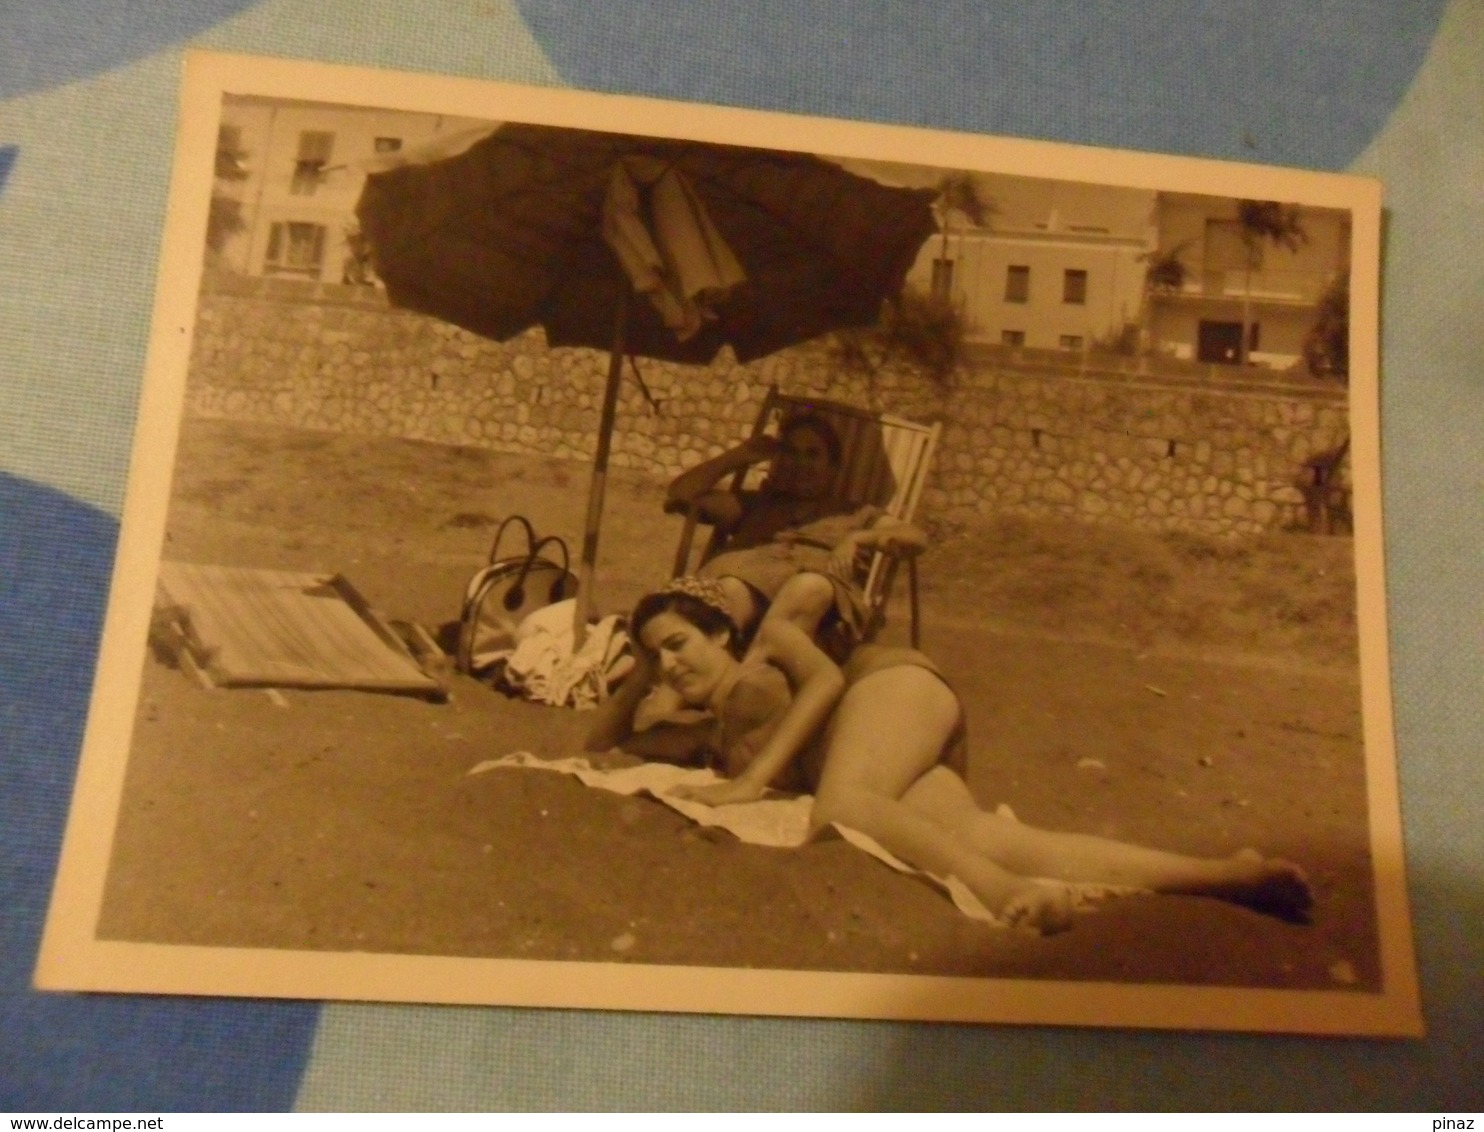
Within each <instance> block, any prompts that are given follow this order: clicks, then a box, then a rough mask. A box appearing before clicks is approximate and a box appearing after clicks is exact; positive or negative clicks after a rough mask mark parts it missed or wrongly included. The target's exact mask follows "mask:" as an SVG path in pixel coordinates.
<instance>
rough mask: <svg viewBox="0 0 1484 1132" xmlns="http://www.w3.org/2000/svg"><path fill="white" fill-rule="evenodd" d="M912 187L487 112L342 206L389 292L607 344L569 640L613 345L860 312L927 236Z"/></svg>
mask: <svg viewBox="0 0 1484 1132" xmlns="http://www.w3.org/2000/svg"><path fill="white" fill-rule="evenodd" d="M932 197H933V194H932V192H931V190H923V189H902V188H892V187H888V186H886V185H882V184H880V183H878V182H876V181H873V180H871V179H870V178H868V177H863V176H860V175H858V174H855V173H851V172H847V171H846V170H845V169H842V168H841V167H840V166H839V165H836V164H834V163H832V162H830V161H827V160H824V159H822V158H819V157H815V156H812V155H808V154H800V153H790V152H783V151H774V150H760V149H750V148H745V147H739V146H727V145H716V144H710V143H700V142H689V141H677V140H667V139H656V138H648V137H634V136H625V135H619V134H609V133H601V132H596V131H589V130H574V129H566V128H559V127H548V126H532V125H523V124H515V123H507V124H505V125H502V126H500V127H499V128H498V129H496V130H495V131H494V132H493V133H491V134H490V135H489V136H488V137H485V138H483V139H482V140H479V141H477V142H475V143H474V144H473V145H472V146H470V147H469V148H468V149H467V150H465V151H464V152H462V153H459V154H458V155H456V156H453V157H449V158H445V159H441V160H434V161H430V162H425V163H407V164H403V165H400V166H399V167H396V168H392V169H388V170H385V171H382V172H376V173H373V174H372V175H370V176H369V177H367V180H366V185H365V188H364V189H363V191H362V194H361V198H360V202H359V204H358V206H357V210H356V211H357V217H358V219H359V221H360V227H361V232H362V233H363V235H364V237H365V239H366V241H367V243H368V245H369V248H370V252H371V258H372V263H373V265H374V267H375V269H376V272H377V274H378V275H379V276H380V278H381V280H382V281H383V283H384V284H385V286H386V291H387V296H388V298H389V299H390V301H391V302H392V303H393V304H394V305H396V306H400V307H405V308H407V309H410V310H415V311H420V312H422V313H424V314H429V315H433V316H435V317H437V318H439V319H443V320H445V321H447V322H451V323H454V324H456V325H458V326H461V327H463V328H464V329H466V330H470V331H472V332H474V333H476V334H480V335H483V336H485V337H488V338H492V339H496V340H501V341H503V340H505V339H508V338H511V337H513V336H515V335H517V334H520V333H522V332H523V331H525V330H527V329H529V328H531V327H534V326H540V327H542V328H543V330H544V331H545V335H546V340H547V343H548V345H550V346H588V347H593V348H596V349H600V350H608V351H609V352H610V359H609V369H608V380H607V385H606V387H605V390H604V398H603V408H602V413H601V416H600V420H599V426H598V437H597V451H596V455H595V458H594V466H593V475H592V483H591V487H590V490H589V497H588V509H587V518H586V526H585V530H584V535H583V545H582V554H581V560H580V565H579V570H578V579H579V589H578V612H577V618H578V634H579V637H580V635H581V632H582V629H583V627H584V626H585V624H586V617H587V612H588V610H589V609H590V608H591V603H592V577H593V568H594V565H595V562H596V558H597V545H598V532H599V525H600V523H599V521H600V519H601V515H602V506H603V491H604V486H605V483H606V476H607V464H608V453H609V448H610V445H611V441H612V434H613V427H614V412H615V408H616V405H617V398H618V391H619V383H620V378H621V373H622V362H623V359H624V357H625V356H635V357H646V358H657V359H664V360H670V361H677V362H683V363H693V364H697V365H704V364H706V363H708V362H710V361H711V360H712V359H713V358H714V357H715V356H716V354H717V353H718V352H719V351H720V350H721V349H722V348H723V347H724V346H729V347H730V348H731V349H732V350H733V352H734V353H735V354H736V356H737V358H738V360H739V361H743V362H747V361H751V360H753V359H755V358H760V357H763V356H765V355H767V354H770V353H773V352H774V351H777V350H781V349H783V348H785V347H788V346H792V345H796V344H798V343H801V342H805V341H808V340H809V339H812V338H815V337H818V336H819V335H821V334H824V333H826V332H828V331H832V330H838V329H842V328H845V327H858V326H868V325H872V324H874V323H875V322H876V321H877V319H878V318H879V317H880V314H881V308H882V304H883V302H884V301H886V300H887V299H889V298H891V297H892V296H894V295H895V294H897V293H898V292H899V291H900V289H901V286H902V282H903V279H904V278H905V276H906V273H907V271H908V269H909V268H910V267H911V266H912V264H913V262H914V261H915V259H916V257H917V254H918V251H919V249H920V248H921V246H922V244H923V242H924V241H925V240H926V239H927V237H928V236H929V235H931V234H932V233H933V232H935V231H936V225H935V222H934V218H933V212H932Z"/></svg>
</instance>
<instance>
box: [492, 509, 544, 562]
mask: <svg viewBox="0 0 1484 1132" xmlns="http://www.w3.org/2000/svg"><path fill="white" fill-rule="evenodd" d="M511 523H519V524H520V525H521V526H522V527H524V528H525V532H526V556H527V557H528V558H530V557H534V556H535V553H536V532H535V531H534V530H532V529H531V521H530V520H529V519H527V518H526V517H525V516H524V515H511V516H509V517H508V518H507V519H505V520H504V521H503V522H502V523H501V524H500V526H499V528H498V529H497V530H496V531H495V541H494V544H493V545H492V546H491V547H490V558H489V565H491V566H493V565H494V564H495V563H496V562H498V561H499V560H500V540H501V539H503V538H504V537H505V528H506V527H508V526H510V524H511Z"/></svg>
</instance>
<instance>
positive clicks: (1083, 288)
mask: <svg viewBox="0 0 1484 1132" xmlns="http://www.w3.org/2000/svg"><path fill="white" fill-rule="evenodd" d="M1061 301H1062V302H1064V303H1076V304H1078V305H1079V306H1080V305H1081V304H1083V303H1085V302H1087V272H1085V271H1081V270H1079V269H1077V268H1075V267H1069V268H1067V270H1066V271H1065V272H1063V273H1062V277H1061Z"/></svg>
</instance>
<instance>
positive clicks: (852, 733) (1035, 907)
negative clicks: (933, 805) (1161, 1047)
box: [810, 667, 1071, 931]
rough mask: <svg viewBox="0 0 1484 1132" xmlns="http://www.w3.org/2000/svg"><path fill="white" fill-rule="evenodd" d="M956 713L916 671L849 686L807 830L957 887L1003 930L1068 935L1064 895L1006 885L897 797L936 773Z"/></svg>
mask: <svg viewBox="0 0 1484 1132" xmlns="http://www.w3.org/2000/svg"><path fill="white" fill-rule="evenodd" d="M959 710H960V709H959V703H958V699H957V697H956V696H954V694H953V692H952V691H951V690H949V688H948V687H947V686H946V685H945V684H944V683H943V681H942V680H941V679H939V678H938V677H937V676H936V675H934V674H933V673H932V672H929V671H928V670H927V669H924V668H915V667H901V668H891V669H885V670H883V671H881V672H876V673H872V674H871V675H870V676H867V677H865V678H864V679H862V680H860V681H858V682H857V683H855V684H854V685H852V686H851V687H850V688H849V689H848V690H847V691H846V693H845V696H844V697H843V698H842V699H841V701H840V705H839V707H838V708H837V709H836V711H835V715H834V718H833V719H832V721H831V724H830V730H829V732H828V734H827V736H826V754H825V762H824V770H823V771H822V773H821V774H820V780H819V787H818V789H817V790H816V792H815V799H814V809H813V811H812V813H811V816H810V821H811V824H812V826H813V827H814V829H816V830H818V829H821V828H823V827H824V826H826V825H829V824H831V823H833V822H838V823H839V824H841V825H845V826H849V827H850V828H851V829H856V830H859V831H860V832H861V833H864V834H866V835H867V836H869V837H872V838H874V839H875V840H876V841H878V842H880V844H881V845H882V846H883V847H884V848H886V849H887V850H889V851H890V852H892V853H894V854H896V855H897V856H898V857H900V858H902V860H904V861H906V862H907V863H908V864H911V865H914V866H916V867H917V868H920V869H923V870H924V871H926V872H929V873H933V874H935V875H937V876H942V877H949V876H953V877H957V878H958V879H959V880H960V881H962V882H963V883H964V884H966V885H968V887H969V889H970V890H971V891H972V892H973V893H974V895H975V896H977V897H978V898H979V899H980V901H982V902H983V903H984V905H985V907H986V908H988V909H990V910H991V911H992V912H996V913H998V914H999V915H1001V916H1002V917H1004V918H1005V919H1007V920H1009V921H1011V922H1012V923H1018V924H1020V925H1023V926H1026V927H1033V928H1037V929H1039V930H1041V931H1057V930H1061V929H1063V928H1066V927H1069V926H1070V921H1071V900H1070V894H1069V893H1068V891H1067V890H1066V889H1065V888H1062V887H1059V886H1055V885H1046V884H1041V883H1037V882H1035V881H1032V880H1028V879H1027V877H1026V875H1019V876H1017V875H1014V874H1013V871H1007V870H1006V869H1005V868H1004V867H1002V866H1001V865H1000V864H999V863H997V862H996V861H995V860H994V859H993V858H992V857H990V856H989V855H987V854H984V853H982V852H981V851H978V850H977V849H976V848H975V847H974V846H972V845H971V844H970V843H969V841H967V840H966V839H965V838H964V837H962V836H960V835H959V834H958V833H957V832H955V831H954V829H953V828H951V827H950V826H948V825H945V824H944V823H942V822H940V821H938V820H936V819H935V818H934V817H933V816H931V815H930V814H928V813H925V812H923V811H922V810H919V809H915V808H913V807H911V806H908V805H905V804H903V802H902V797H903V795H905V794H907V793H908V791H909V789H910V788H911V787H912V786H913V784H914V783H915V782H917V781H918V780H919V779H921V778H922V777H923V776H924V775H926V774H927V773H928V772H929V771H931V770H932V769H933V767H935V766H936V765H937V763H938V758H939V756H940V753H941V752H942V750H943V746H944V744H945V743H946V742H947V741H948V739H949V737H950V736H951V735H952V734H953V731H954V729H955V728H956V727H957V726H958V722H959ZM966 793H967V791H966ZM970 802H971V803H972V799H970Z"/></svg>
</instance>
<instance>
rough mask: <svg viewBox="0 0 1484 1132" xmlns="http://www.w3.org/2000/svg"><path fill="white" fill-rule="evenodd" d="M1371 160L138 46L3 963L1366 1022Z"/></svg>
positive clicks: (1379, 591) (1396, 860) (633, 1004)
mask: <svg viewBox="0 0 1484 1132" xmlns="http://www.w3.org/2000/svg"><path fill="white" fill-rule="evenodd" d="M1379 248H1380V192H1379V188H1378V187H1377V186H1376V185H1375V184H1373V183H1371V182H1367V181H1364V180H1362V179H1360V178H1354V177H1344V176H1337V175H1327V174H1316V173H1304V172H1299V171H1295V170H1282V169H1263V168H1259V167H1255V166H1236V165H1227V164H1220V163H1216V162H1210V161H1195V160H1191V159H1182V158H1156V157H1153V156H1148V155H1138V154H1129V153H1112V152H1109V151H1097V150H1090V149H1077V148H1074V147H1069V146H1055V145H1049V144H1044V143H1032V142H1025V141H1010V140H1004V139H990V138H975V137H968V136H963V135H949V134H943V133H933V132H928V131H916V130H909V129H905V128H887V127H879V126H866V125H863V124H859V123H838V122H828V121H824V120H817V119H805V118H794V117H785V116H782V115H770V114H762V113H755V112H743V111H737V110H721V109H718V108H713V107H698V106H685V105H680V104H665V103H657V102H652V101H647V100H640V99H628V98H616V97H611V96H600V95H588V94H580V93H576V92H572V91H556V90H533V89H524V88H518V87H511V86H505V85H501V84H495V83H483V82H473V81H464V80H450V79H440V78H434V77H429V76H412V75H392V74H380V73H376V72H369V71H363V70H353V69H347V68H338V67H329V66H322V65H318V64H300V63H289V62H285V61H278V60H253V59H247V58H244V57H236V56H220V55H211V54H206V53H199V54H194V55H192V57H191V58H190V61H189V66H188V70H187V73H186V76H185V81H184V84H183V95H182V124H181V131H180V144H179V151H178V153H177V156H176V171H175V177H174V188H173V193H172V199H171V214H170V222H169V231H168V235H167V244H166V247H165V249H164V250H163V252H162V260H161V275H160V282H159V295H158V300H157V309H156V324H155V333H154V340H153V344H152V351H151V357H150V365H149V372H148V373H147V374H146V376H145V385H144V391H143V395H142V400H141V407H140V425H139V439H138V442H137V445H136V449H135V458H134V464H133V468H132V473H131V481H130V489H129V498H128V503H127V508H126V512H125V515H124V519H123V531H122V535H121V544H120V551H119V561H118V567H117V570H116V574H115V583H114V590H113V595H112V602H111V606H110V611H109V618H108V623H107V629H106V637H105V643H104V648H103V656H102V658H101V661H100V667H99V676H98V684H97V690H96V692H95V698H94V705H93V712H92V715H91V716H90V720H89V729H88V735H87V740H86V746H85V751H84V761H83V767H82V771H81V773H80V777H79V782H78V787H77V795H76V800H75V802H74V810H73V814H72V818H71V821H70V823H69V828H68V835H67V843H66V848H65V851H64V859H63V864H62V868H61V871H60V874H59V881H58V887H57V892H56V895H55V898H54V904H53V908H52V914H51V917H50V920H49V923H48V931H47V937H46V940H45V944H44V948H43V955H42V960H41V965H40V967H39V969H38V976H37V977H38V983H39V985H42V986H44V987H51V988H55V989H88V990H133V991H140V990H142V991H159V992H169V993H210V994H245V995H279V996H283V995H287V996H294V997H307V998H362V999H380V1000H396V1001H435V1002H444V1001H454V1002H469V1003H507V1004H522V1005H548V1006H586V1007H614V1008H625V1009H662V1010H683V1011H698V1010H702V1011H732V1012H747V1013H762V1014H770V1013H771V1014H804V1015H820V1016H846V1017H880V1018H923V1019H943V1020H964V1021H984V1022H992V1021H1001V1022H1017V1021H1019V1022H1057V1023H1077V1024H1092V1025H1120V1026H1126V1025H1144V1026H1180V1027H1199V1028H1216V1029H1220V1028H1231V1029H1243V1030H1273V1031H1300V1032H1324V1033H1339V1034H1347V1033H1348V1034H1408V1033H1416V1032H1418V1030H1419V1027H1420V1021H1419V1012H1418V1007H1417V1001H1416V990H1415V972H1414V970H1413V961H1412V956H1411V945H1410V927H1409V925H1408V922H1407V910H1406V901H1405V891H1404V887H1403V880H1402V868H1403V865H1402V859H1401V837H1400V826H1399V819H1398V806H1397V798H1396V785H1395V767H1394V755H1393V747H1392V738H1391V716H1390V707H1389V690H1388V686H1387V669H1386V651H1385V650H1386V637H1385V632H1386V630H1385V613H1384V607H1383V597H1384V584H1383V578H1382V554H1381V515H1380V483H1379V452H1378V447H1379V445H1378V425H1377V404H1378V373H1377V361H1376V358H1377V335H1378V327H1377V278H1378V268H1379V255H1380V250H1379Z"/></svg>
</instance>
